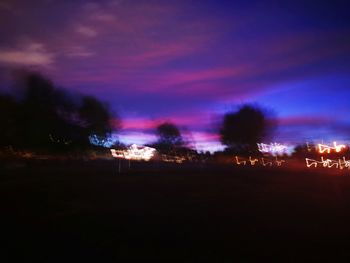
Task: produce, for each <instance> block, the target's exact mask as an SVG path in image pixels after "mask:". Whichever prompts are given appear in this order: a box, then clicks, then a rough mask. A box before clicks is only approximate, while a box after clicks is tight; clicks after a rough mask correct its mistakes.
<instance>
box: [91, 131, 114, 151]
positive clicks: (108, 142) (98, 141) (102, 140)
mask: <svg viewBox="0 0 350 263" xmlns="http://www.w3.org/2000/svg"><path fill="white" fill-rule="evenodd" d="M115 141H116V140H115V139H113V138H110V137H108V138H106V137H101V136H97V135H96V134H93V135H90V136H89V142H90V144H92V145H96V146H102V147H106V148H109V147H111V146H112V145H113V144H114V143H115Z"/></svg>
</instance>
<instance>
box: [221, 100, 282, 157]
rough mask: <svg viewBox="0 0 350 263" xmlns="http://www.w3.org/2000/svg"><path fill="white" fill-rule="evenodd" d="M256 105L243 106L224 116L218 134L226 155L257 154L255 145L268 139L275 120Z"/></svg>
mask: <svg viewBox="0 0 350 263" xmlns="http://www.w3.org/2000/svg"><path fill="white" fill-rule="evenodd" d="M270 115H271V113H268V112H267V111H266V110H264V109H262V108H260V107H259V106H256V105H250V104H245V105H243V106H241V107H240V108H239V109H238V111H236V112H229V113H226V114H225V115H224V118H223V121H222V124H221V127H220V130H219V133H220V138H221V142H222V143H223V144H224V145H226V146H227V148H226V152H227V153H236V154H243V155H244V154H258V153H259V152H258V148H257V143H260V142H263V141H264V140H265V139H267V138H269V137H270V136H271V134H272V132H273V131H274V129H275V127H276V121H275V119H274V118H273V117H272V116H270Z"/></svg>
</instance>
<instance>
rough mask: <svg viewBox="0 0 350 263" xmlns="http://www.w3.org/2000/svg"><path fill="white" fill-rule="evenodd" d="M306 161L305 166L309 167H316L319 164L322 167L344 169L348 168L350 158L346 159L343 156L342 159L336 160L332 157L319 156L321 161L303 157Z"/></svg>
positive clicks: (349, 166)
mask: <svg viewBox="0 0 350 263" xmlns="http://www.w3.org/2000/svg"><path fill="white" fill-rule="evenodd" d="M305 161H306V167H307V168H311V167H312V166H313V167H314V168H317V166H318V165H319V164H320V165H322V167H324V168H333V167H334V168H336V169H338V168H339V169H341V170H342V169H344V168H348V169H350V160H346V159H345V157H343V159H338V160H332V159H324V158H323V156H321V161H318V160H314V159H309V158H305Z"/></svg>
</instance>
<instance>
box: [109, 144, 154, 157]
mask: <svg viewBox="0 0 350 263" xmlns="http://www.w3.org/2000/svg"><path fill="white" fill-rule="evenodd" d="M155 153H156V149H154V148H151V147H147V146H137V145H136V144H132V145H131V146H130V147H129V148H128V149H126V150H115V149H111V154H112V156H113V157H115V158H123V159H127V160H144V161H149V160H150V159H151V158H152V157H153V156H154V155H155Z"/></svg>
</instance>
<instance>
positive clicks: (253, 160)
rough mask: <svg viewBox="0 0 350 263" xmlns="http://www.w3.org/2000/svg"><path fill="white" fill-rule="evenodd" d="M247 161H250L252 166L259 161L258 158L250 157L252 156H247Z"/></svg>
mask: <svg viewBox="0 0 350 263" xmlns="http://www.w3.org/2000/svg"><path fill="white" fill-rule="evenodd" d="M249 162H250V165H252V166H253V165H255V163H257V162H259V159H256V158H254V159H252V157H251V156H249Z"/></svg>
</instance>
